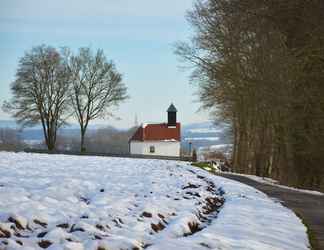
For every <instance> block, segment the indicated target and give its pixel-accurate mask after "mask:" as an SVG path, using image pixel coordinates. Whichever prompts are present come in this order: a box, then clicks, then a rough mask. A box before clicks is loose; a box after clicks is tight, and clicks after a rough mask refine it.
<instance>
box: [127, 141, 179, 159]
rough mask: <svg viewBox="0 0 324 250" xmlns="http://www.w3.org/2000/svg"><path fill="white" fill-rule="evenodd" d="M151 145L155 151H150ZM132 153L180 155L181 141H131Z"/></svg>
mask: <svg viewBox="0 0 324 250" xmlns="http://www.w3.org/2000/svg"><path fill="white" fill-rule="evenodd" d="M150 146H154V147H155V152H154V153H150ZM130 153H131V154H137V155H161V156H176V157H179V156H180V142H178V141H145V142H142V141H131V142H130Z"/></svg>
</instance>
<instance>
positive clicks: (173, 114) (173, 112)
mask: <svg viewBox="0 0 324 250" xmlns="http://www.w3.org/2000/svg"><path fill="white" fill-rule="evenodd" d="M177 111H178V110H177V109H176V107H175V106H174V105H173V103H171V105H170V106H169V108H168V110H167V112H168V127H176V126H177Z"/></svg>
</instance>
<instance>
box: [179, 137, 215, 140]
mask: <svg viewBox="0 0 324 250" xmlns="http://www.w3.org/2000/svg"><path fill="white" fill-rule="evenodd" d="M185 140H186V141H218V140H219V137H186V138H185Z"/></svg>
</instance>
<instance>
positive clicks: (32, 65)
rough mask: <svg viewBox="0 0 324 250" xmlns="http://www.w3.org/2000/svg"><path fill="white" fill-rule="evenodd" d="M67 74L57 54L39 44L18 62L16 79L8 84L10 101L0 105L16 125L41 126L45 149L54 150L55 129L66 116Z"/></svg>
mask: <svg viewBox="0 0 324 250" xmlns="http://www.w3.org/2000/svg"><path fill="white" fill-rule="evenodd" d="M68 79H69V75H68V71H67V68H66V67H65V66H64V63H63V60H62V57H61V56H60V53H59V52H58V51H57V50H56V49H55V48H52V47H49V46H46V45H41V46H37V47H34V48H33V49H32V50H31V51H28V52H26V53H25V55H24V56H23V57H22V58H21V59H20V61H19V66H18V70H17V73H16V79H15V81H14V82H13V83H12V85H11V92H12V94H13V98H12V99H11V100H10V101H9V102H5V103H4V105H3V108H4V110H6V111H8V112H11V113H12V114H13V116H14V117H15V118H16V120H17V121H18V123H20V124H22V125H23V126H33V125H35V124H38V123H41V124H42V128H43V132H44V137H45V142H46V145H47V147H48V149H49V150H50V151H51V150H54V149H55V143H56V133H57V129H58V128H59V127H60V126H61V125H62V124H64V122H65V119H66V117H64V116H65V115H66V113H67V110H68V109H67V101H68V98H67V97H68V96H67V93H68V89H69V81H68Z"/></svg>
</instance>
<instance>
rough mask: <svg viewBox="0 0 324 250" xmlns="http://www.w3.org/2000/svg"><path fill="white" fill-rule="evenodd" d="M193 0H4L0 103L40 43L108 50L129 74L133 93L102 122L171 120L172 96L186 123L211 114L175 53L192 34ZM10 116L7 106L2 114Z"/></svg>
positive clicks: (0, 31)
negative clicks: (168, 113)
mask: <svg viewBox="0 0 324 250" xmlns="http://www.w3.org/2000/svg"><path fill="white" fill-rule="evenodd" d="M192 5H193V0H177V1H175V0H163V1H162V0H161V1H153V0H137V1H134V0H91V1H89V0H55V1H53V0H0V103H1V104H2V102H3V101H4V100H8V99H10V96H11V94H10V83H11V82H12V81H13V80H14V76H15V72H16V70H17V64H18V60H19V58H20V57H21V56H23V55H24V52H25V51H27V50H30V49H31V48H32V47H33V46H37V45H41V44H47V45H51V46H54V47H62V46H68V47H70V48H71V49H73V50H74V51H76V50H77V49H78V48H80V47H85V46H88V47H91V48H92V49H93V50H96V49H98V48H101V49H103V50H104V52H105V55H106V56H107V58H108V59H111V60H113V61H114V62H115V64H116V67H117V69H118V71H119V72H121V73H122V75H123V79H124V83H125V85H126V86H127V88H128V94H129V96H130V98H129V99H128V100H127V101H126V102H124V103H122V104H121V105H120V106H119V107H118V109H115V110H114V111H113V113H114V115H115V118H109V119H104V120H100V121H95V123H100V124H107V125H113V126H117V127H121V128H127V127H130V126H133V125H134V123H135V116H137V117H138V121H139V123H142V122H143V123H144V122H164V121H166V118H167V116H166V109H167V108H168V106H169V105H170V103H171V102H173V103H174V104H175V106H176V107H177V109H178V120H179V121H180V122H181V123H183V124H188V123H195V122H202V121H206V120H208V114H207V113H206V112H202V111H199V112H198V110H199V107H200V104H199V102H198V101H197V96H196V95H195V93H196V92H197V87H196V86H194V85H192V84H190V83H189V76H190V71H185V70H183V69H181V66H183V63H182V62H181V60H180V59H179V58H178V57H177V56H176V55H175V54H174V44H175V43H176V42H177V41H186V40H188V39H190V36H191V35H192V31H191V29H190V26H189V24H188V23H187V21H186V19H185V13H186V11H187V10H189V9H191V7H192ZM3 119H10V117H9V116H8V114H5V113H3V112H2V111H0V120H3Z"/></svg>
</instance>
